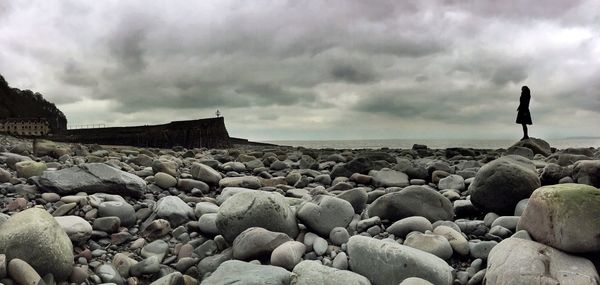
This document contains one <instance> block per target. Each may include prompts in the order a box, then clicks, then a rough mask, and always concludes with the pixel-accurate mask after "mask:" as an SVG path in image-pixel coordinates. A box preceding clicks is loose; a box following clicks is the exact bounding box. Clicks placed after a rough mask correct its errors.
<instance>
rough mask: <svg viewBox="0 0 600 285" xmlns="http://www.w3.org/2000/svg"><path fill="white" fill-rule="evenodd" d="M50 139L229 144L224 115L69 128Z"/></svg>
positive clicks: (152, 144)
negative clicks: (185, 119) (146, 123)
mask: <svg viewBox="0 0 600 285" xmlns="http://www.w3.org/2000/svg"><path fill="white" fill-rule="evenodd" d="M50 139H52V140H56V141H62V142H74V143H84V144H103V145H131V146H139V147H161V148H171V147H174V146H183V147H186V148H194V147H211V148H214V147H228V146H230V141H229V133H228V132H227V128H226V127H225V120H224V118H223V117H219V118H208V119H198V120H189V121H175V122H170V123H168V124H163V125H148V126H132V127H112V128H93V129H71V130H67V131H65V132H62V133H59V134H56V135H54V136H53V137H51V138H50Z"/></svg>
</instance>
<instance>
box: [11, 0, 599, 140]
mask: <svg viewBox="0 0 600 285" xmlns="http://www.w3.org/2000/svg"><path fill="white" fill-rule="evenodd" d="M599 11H600V1H597V0H588V1H572V0H569V1H567V0H560V1H557V0H549V1H534V0H522V1H516V0H506V1H492V0H490V1H484V0H464V1H463V0H446V1H431V0H407V1H379V0H375V1H361V0H350V1H348V0H343V1H342V0H329V1H303V0H290V1H283V0H277V1H266V0H265V1H262V0H248V1H230V0H206V1H172V0H165V1H145V0H140V1H121V0H107V1H70V0H30V1H0V35H1V36H0V74H2V75H3V76H4V77H5V79H6V80H7V82H9V84H10V85H11V86H12V87H17V88H21V89H31V90H33V91H36V92H40V93H41V94H43V96H44V97H45V98H46V99H47V100H49V101H51V102H54V103H55V104H56V105H57V106H58V107H59V109H61V110H62V111H63V112H64V113H65V115H66V116H67V119H68V121H69V125H70V126H77V125H84V124H105V125H106V126H127V125H139V124H155V123H157V124H158V123H166V122H170V121H175V120H186V119H198V118H205V117H213V116H215V111H216V110H217V109H218V110H220V112H221V114H223V116H224V117H225V123H226V126H227V128H228V131H229V134H230V135H231V136H235V137H243V138H248V139H251V140H258V141H268V140H323V139H394V138H405V139H412V138H419V139H427V138H434V139H465V138H466V139H470V138H477V139H512V138H514V139H518V138H520V137H521V135H522V133H521V126H519V125H517V124H515V118H516V114H517V113H516V108H517V106H518V104H519V95H520V91H521V86H523V85H527V86H529V88H530V89H531V96H532V99H531V104H530V110H531V114H532V118H533V126H531V127H530V135H531V136H535V137H541V138H564V137H571V136H598V135H600V132H599V130H600V127H599V125H600V12H599Z"/></svg>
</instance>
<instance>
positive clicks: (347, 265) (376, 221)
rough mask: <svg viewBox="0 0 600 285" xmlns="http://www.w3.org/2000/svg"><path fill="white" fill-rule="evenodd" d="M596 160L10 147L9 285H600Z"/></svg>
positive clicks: (1, 169)
mask: <svg viewBox="0 0 600 285" xmlns="http://www.w3.org/2000/svg"><path fill="white" fill-rule="evenodd" d="M597 187H600V150H598V149H594V148H573V149H565V150H557V149H553V148H551V147H550V146H549V145H548V143H546V142H545V141H543V140H540V139H530V140H525V141H521V142H518V143H516V144H515V145H513V146H511V147H509V148H508V149H498V150H478V149H466V148H449V149H439V150H434V149H429V148H428V147H427V146H424V145H415V146H413V148H412V149H380V150H334V149H319V150H315V149H304V148H291V147H248V146H238V147H235V148H231V149H185V148H182V147H174V148H172V149H153V148H134V147H109V146H99V145H79V144H60V143H55V142H52V141H48V140H37V141H34V142H32V141H31V140H25V139H17V138H13V137H8V136H2V137H0V198H1V199H0V207H1V213H0V283H3V284H55V283H59V284H71V283H75V284H100V283H114V284H189V285H191V284H307V285H308V284H344V285H352V284H361V285H366V284H375V285H379V284H390V285H398V284H403V285H407V284H436V285H438V284H439V285H445V284H448V285H449V284H463V285H464V284H484V283H485V284H488V285H494V284H600V281H599V280H600V278H599V277H598V268H599V265H600V254H599V252H600V219H599V217H600V190H599V189H598V188H597Z"/></svg>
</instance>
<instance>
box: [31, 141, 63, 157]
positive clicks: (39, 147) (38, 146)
mask: <svg viewBox="0 0 600 285" xmlns="http://www.w3.org/2000/svg"><path fill="white" fill-rule="evenodd" d="M33 150H34V154H35V156H38V157H42V156H45V155H47V156H51V157H54V158H59V157H61V156H63V155H65V154H70V153H71V150H70V149H69V148H68V147H66V146H62V145H58V144H57V143H55V142H53V141H49V140H42V139H36V140H34V142H33Z"/></svg>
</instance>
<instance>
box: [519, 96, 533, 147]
mask: <svg viewBox="0 0 600 285" xmlns="http://www.w3.org/2000/svg"><path fill="white" fill-rule="evenodd" d="M529 100H531V94H530V92H529V87H527V86H523V87H521V98H519V102H520V103H519V108H517V111H518V113H517V124H521V125H522V126H523V138H522V139H521V140H526V139H528V138H529V135H527V125H531V124H532V123H531V114H530V113H529Z"/></svg>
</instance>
